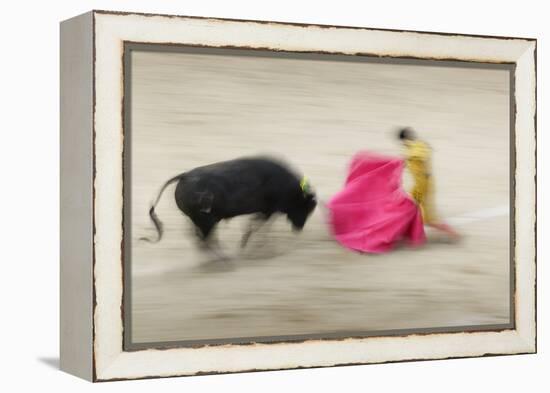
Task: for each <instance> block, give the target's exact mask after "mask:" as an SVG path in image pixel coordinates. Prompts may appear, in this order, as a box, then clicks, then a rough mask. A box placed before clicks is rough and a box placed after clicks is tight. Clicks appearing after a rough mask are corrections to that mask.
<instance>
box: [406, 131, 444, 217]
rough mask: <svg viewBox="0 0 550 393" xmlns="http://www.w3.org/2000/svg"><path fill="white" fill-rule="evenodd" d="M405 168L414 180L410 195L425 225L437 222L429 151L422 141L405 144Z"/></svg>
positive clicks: (409, 141) (411, 141) (410, 141)
mask: <svg viewBox="0 0 550 393" xmlns="http://www.w3.org/2000/svg"><path fill="white" fill-rule="evenodd" d="M405 148H406V155H405V156H406V162H407V168H408V169H409V171H410V172H411V174H412V177H413V179H414V186H413V189H412V191H411V195H412V197H413V199H414V200H415V201H416V203H417V204H418V205H419V206H420V211H421V212H422V219H423V220H424V223H425V224H430V223H434V222H437V221H438V220H437V214H436V212H435V205H434V184H433V179H432V174H431V149H430V147H429V146H428V145H427V144H426V143H425V142H422V141H419V140H408V141H406V142H405Z"/></svg>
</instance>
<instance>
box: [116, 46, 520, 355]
mask: <svg viewBox="0 0 550 393" xmlns="http://www.w3.org/2000/svg"><path fill="white" fill-rule="evenodd" d="M132 51H147V52H172V53H174V52H175V53H184V54H203V55H210V56H249V57H270V58H287V59H288V58H295V59H307V60H311V61H340V62H362V63H371V64H372V63H375V64H392V65H396V64H397V65H415V66H432V67H458V68H478V69H501V70H507V71H508V72H509V76H510V85H509V97H510V119H509V138H510V183H509V187H510V269H509V276H510V277H509V280H510V292H509V297H510V322H509V323H507V324H493V325H464V326H452V327H434V328H416V329H415V328H411V329H390V330H371V331H340V332H334V333H324V334H300V335H280V336H252V337H235V338H223V339H201V340H175V341H159V342H147V343H133V342H132V340H131V326H132V318H131V314H132V313H131V281H132V280H131V252H132V247H131V211H130V209H131V162H132V161H131V153H130V152H131V149H130V146H131V96H132V91H131V75H132V74H131V72H132V61H131V53H132ZM122 60H123V71H122V73H123V75H122V80H123V86H124V88H123V89H124V92H123V102H122V118H123V125H122V129H123V138H124V150H123V184H122V186H123V241H122V244H121V248H122V273H123V295H122V308H121V313H122V318H123V350H124V351H136V350H144V349H169V348H198V347H203V346H213V345H227V344H235V345H250V344H254V343H264V344H266V343H267V344H269V343H290V342H292V343H298V342H304V341H308V340H313V339H316V340H341V339H347V338H366V337H387V336H390V337H391V336H393V337H395V336H409V335H425V334H434V333H463V332H469V333H472V332H480V331H503V330H510V329H512V330H513V329H515V253H514V250H515V170H516V154H515V136H516V133H515V114H516V102H515V68H516V66H515V63H486V62H475V61H463V60H447V59H437V60H436V59H423V58H411V57H380V56H374V55H368V54H365V55H363V54H357V55H349V54H343V53H337V52H330V53H328V52H296V51H278V50H272V49H271V50H270V49H267V48H243V47H229V46H228V47H221V48H220V47H211V46H203V45H186V44H179V43H178V44H175V43H145V42H143V43H142V42H132V41H124V42H123V59H122Z"/></svg>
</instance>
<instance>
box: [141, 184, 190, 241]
mask: <svg viewBox="0 0 550 393" xmlns="http://www.w3.org/2000/svg"><path fill="white" fill-rule="evenodd" d="M184 175H185V173H182V174H181V175H178V176H175V177H173V178H171V179H170V180H168V181H167V182H166V183H164V184H163V185H162V187H161V189H160V191H159V193H158V195H157V197H156V199H155V200H154V201H153V202H152V203H151V208H150V209H149V217H151V221H152V222H153V224H154V225H155V229H156V230H157V238H156V239H151V238H148V237H142V238H140V240H144V241H146V242H150V243H157V242H159V241H160V239H161V238H162V234H163V231H164V230H163V226H162V222H161V221H160V220H159V218H158V216H157V214H156V213H155V207H156V206H157V204H158V203H159V201H160V197H161V196H162V193H163V192H164V190H165V189H166V187H168V186H169V185H170V184H172V183H174V182H176V181H178V180H180V179H181V178H182V177H183V176H184Z"/></svg>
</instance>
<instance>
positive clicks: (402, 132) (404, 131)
mask: <svg viewBox="0 0 550 393" xmlns="http://www.w3.org/2000/svg"><path fill="white" fill-rule="evenodd" d="M397 137H398V138H399V139H400V140H412V139H414V138H415V136H414V131H413V129H412V128H410V127H404V128H400V129H399V130H398V131H397Z"/></svg>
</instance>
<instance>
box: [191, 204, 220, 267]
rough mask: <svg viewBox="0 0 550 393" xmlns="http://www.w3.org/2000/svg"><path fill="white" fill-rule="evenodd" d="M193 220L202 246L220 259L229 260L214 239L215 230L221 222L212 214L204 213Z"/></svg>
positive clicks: (192, 218)
mask: <svg viewBox="0 0 550 393" xmlns="http://www.w3.org/2000/svg"><path fill="white" fill-rule="evenodd" d="M191 220H192V221H193V223H194V224H195V229H196V234H197V236H198V238H199V240H200V242H201V246H202V247H204V248H205V249H206V250H208V251H211V252H213V253H214V255H216V257H217V258H219V259H222V260H225V259H228V257H227V256H226V255H224V254H223V252H222V251H221V249H220V246H219V244H218V243H217V241H216V239H215V238H214V237H213V231H214V228H215V227H216V224H217V223H218V222H219V221H220V220H219V219H218V218H216V217H213V216H212V215H210V214H204V213H201V214H198V215H196V216H194V217H191Z"/></svg>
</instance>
